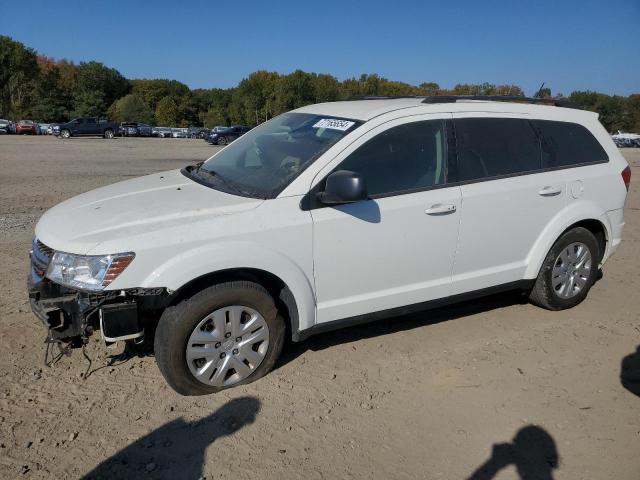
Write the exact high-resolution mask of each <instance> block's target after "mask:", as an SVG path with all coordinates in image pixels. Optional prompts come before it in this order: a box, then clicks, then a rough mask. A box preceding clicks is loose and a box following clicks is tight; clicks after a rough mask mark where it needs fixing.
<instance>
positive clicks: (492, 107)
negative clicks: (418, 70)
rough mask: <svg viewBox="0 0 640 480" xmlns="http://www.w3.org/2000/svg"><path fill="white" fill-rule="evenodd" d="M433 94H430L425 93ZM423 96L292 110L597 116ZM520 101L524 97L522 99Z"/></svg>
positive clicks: (355, 115)
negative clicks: (426, 101) (443, 99)
mask: <svg viewBox="0 0 640 480" xmlns="http://www.w3.org/2000/svg"><path fill="white" fill-rule="evenodd" d="M428 98H433V97H428ZM424 100H425V97H416V98H413V97H412V98H395V99H386V98H381V99H371V100H369V99H365V100H350V101H341V102H328V103H317V104H315V105H307V106H305V107H301V108H298V109H296V110H294V112H297V113H310V114H314V115H326V116H330V117H340V118H349V119H353V120H361V121H368V120H371V119H372V118H375V117H377V116H380V115H383V114H386V113H390V112H394V111H399V110H409V109H411V110H413V111H412V112H411V113H415V114H419V113H439V112H494V113H528V114H531V115H532V117H536V116H545V117H547V116H549V115H550V114H551V115H552V116H553V117H557V118H562V117H567V120H569V119H572V120H575V119H578V118H582V119H584V118H585V117H593V116H595V117H597V116H598V114H597V113H594V112H589V111H586V110H580V109H576V108H565V107H560V106H555V105H547V104H530V103H521V102H516V101H513V102H506V101H492V100H475V99H465V98H458V99H456V101H450V102H434V103H425V102H424ZM523 101H526V100H524V99H523Z"/></svg>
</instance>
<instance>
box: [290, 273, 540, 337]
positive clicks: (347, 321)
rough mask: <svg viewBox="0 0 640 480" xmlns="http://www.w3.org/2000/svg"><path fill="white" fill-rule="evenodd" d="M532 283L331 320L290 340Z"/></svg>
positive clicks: (528, 285) (504, 286)
mask: <svg viewBox="0 0 640 480" xmlns="http://www.w3.org/2000/svg"><path fill="white" fill-rule="evenodd" d="M534 283H535V280H518V281H516V282H510V283H504V284H502V285H495V286H493V287H487V288H483V289H480V290H474V291H473V292H467V293H461V294H458V295H452V296H450V297H444V298H437V299H435V300H429V301H427V302H421V303H414V304H412V305H406V306H403V307H396V308H390V309H388V310H381V311H378V312H372V313H365V314H363V315H356V316H355V317H348V318H342V319H339V320H333V321H331V322H325V323H320V324H316V325H314V326H313V327H311V328H308V329H306V330H298V331H297V332H294V334H293V335H292V339H293V341H294V342H302V341H304V340H306V339H307V338H309V337H311V336H312V335H317V334H319V333H325V332H330V331H332V330H338V329H341V328H347V327H352V326H354V325H361V324H363V323H370V322H375V321H378V320H384V319H387V318H392V317H401V316H403V315H408V314H411V313H415V312H420V311H425V310H432V309H434V308H439V307H443V306H446V305H452V304H454V303H460V302H464V301H467V300H473V299H474V298H481V297H486V296H488V295H493V294H496V293H501V292H508V291H512V290H528V289H531V288H532V287H533V284H534Z"/></svg>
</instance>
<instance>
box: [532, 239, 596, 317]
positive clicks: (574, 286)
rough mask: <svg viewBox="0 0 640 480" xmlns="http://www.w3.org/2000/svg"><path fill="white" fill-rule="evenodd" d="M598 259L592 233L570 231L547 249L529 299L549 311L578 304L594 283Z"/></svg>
mask: <svg viewBox="0 0 640 480" xmlns="http://www.w3.org/2000/svg"><path fill="white" fill-rule="evenodd" d="M600 258H601V254H600V249H599V246H598V241H597V240H596V237H595V236H594V235H593V233H591V232H590V231H589V230H587V229H586V228H582V227H577V228H574V229H572V230H569V231H568V232H566V233H564V234H563V235H562V236H561V237H560V238H559V239H558V240H557V241H556V243H555V244H554V245H553V247H551V250H549V253H548V254H547V256H546V258H545V260H544V262H543V264H542V268H541V269H540V273H538V278H537V279H536V283H535V285H534V287H533V289H532V290H531V294H530V295H529V299H530V300H531V302H532V303H534V304H535V305H538V306H539V307H542V308H546V309H548V310H563V309H565V308H571V307H574V306H576V305H578V304H579V303H580V302H582V301H583V300H584V299H585V297H586V296H587V294H588V293H589V289H590V288H591V286H592V285H593V284H594V283H595V281H596V278H597V275H598V264H599V261H600Z"/></svg>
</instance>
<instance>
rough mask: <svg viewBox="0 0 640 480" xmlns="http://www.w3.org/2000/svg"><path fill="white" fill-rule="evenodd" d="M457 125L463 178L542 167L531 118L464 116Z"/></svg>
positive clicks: (460, 173) (459, 161) (460, 176)
mask: <svg viewBox="0 0 640 480" xmlns="http://www.w3.org/2000/svg"><path fill="white" fill-rule="evenodd" d="M455 128H456V139H457V143H458V180H459V181H467V180H477V179H480V178H487V177H496V176H500V175H512V174H517V173H523V172H530V171H535V170H539V169H540V168H541V161H540V142H539V140H538V137H537V135H536V133H535V131H534V130H533V127H532V126H531V124H530V123H529V121H528V120H523V119H518V118H461V119H456V120H455Z"/></svg>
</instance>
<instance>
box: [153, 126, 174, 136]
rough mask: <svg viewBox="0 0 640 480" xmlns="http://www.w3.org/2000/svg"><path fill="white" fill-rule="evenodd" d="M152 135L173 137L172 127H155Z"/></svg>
mask: <svg viewBox="0 0 640 480" xmlns="http://www.w3.org/2000/svg"><path fill="white" fill-rule="evenodd" d="M151 135H153V136H154V137H158V138H171V129H170V128H169V127H153V128H152V129H151Z"/></svg>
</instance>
